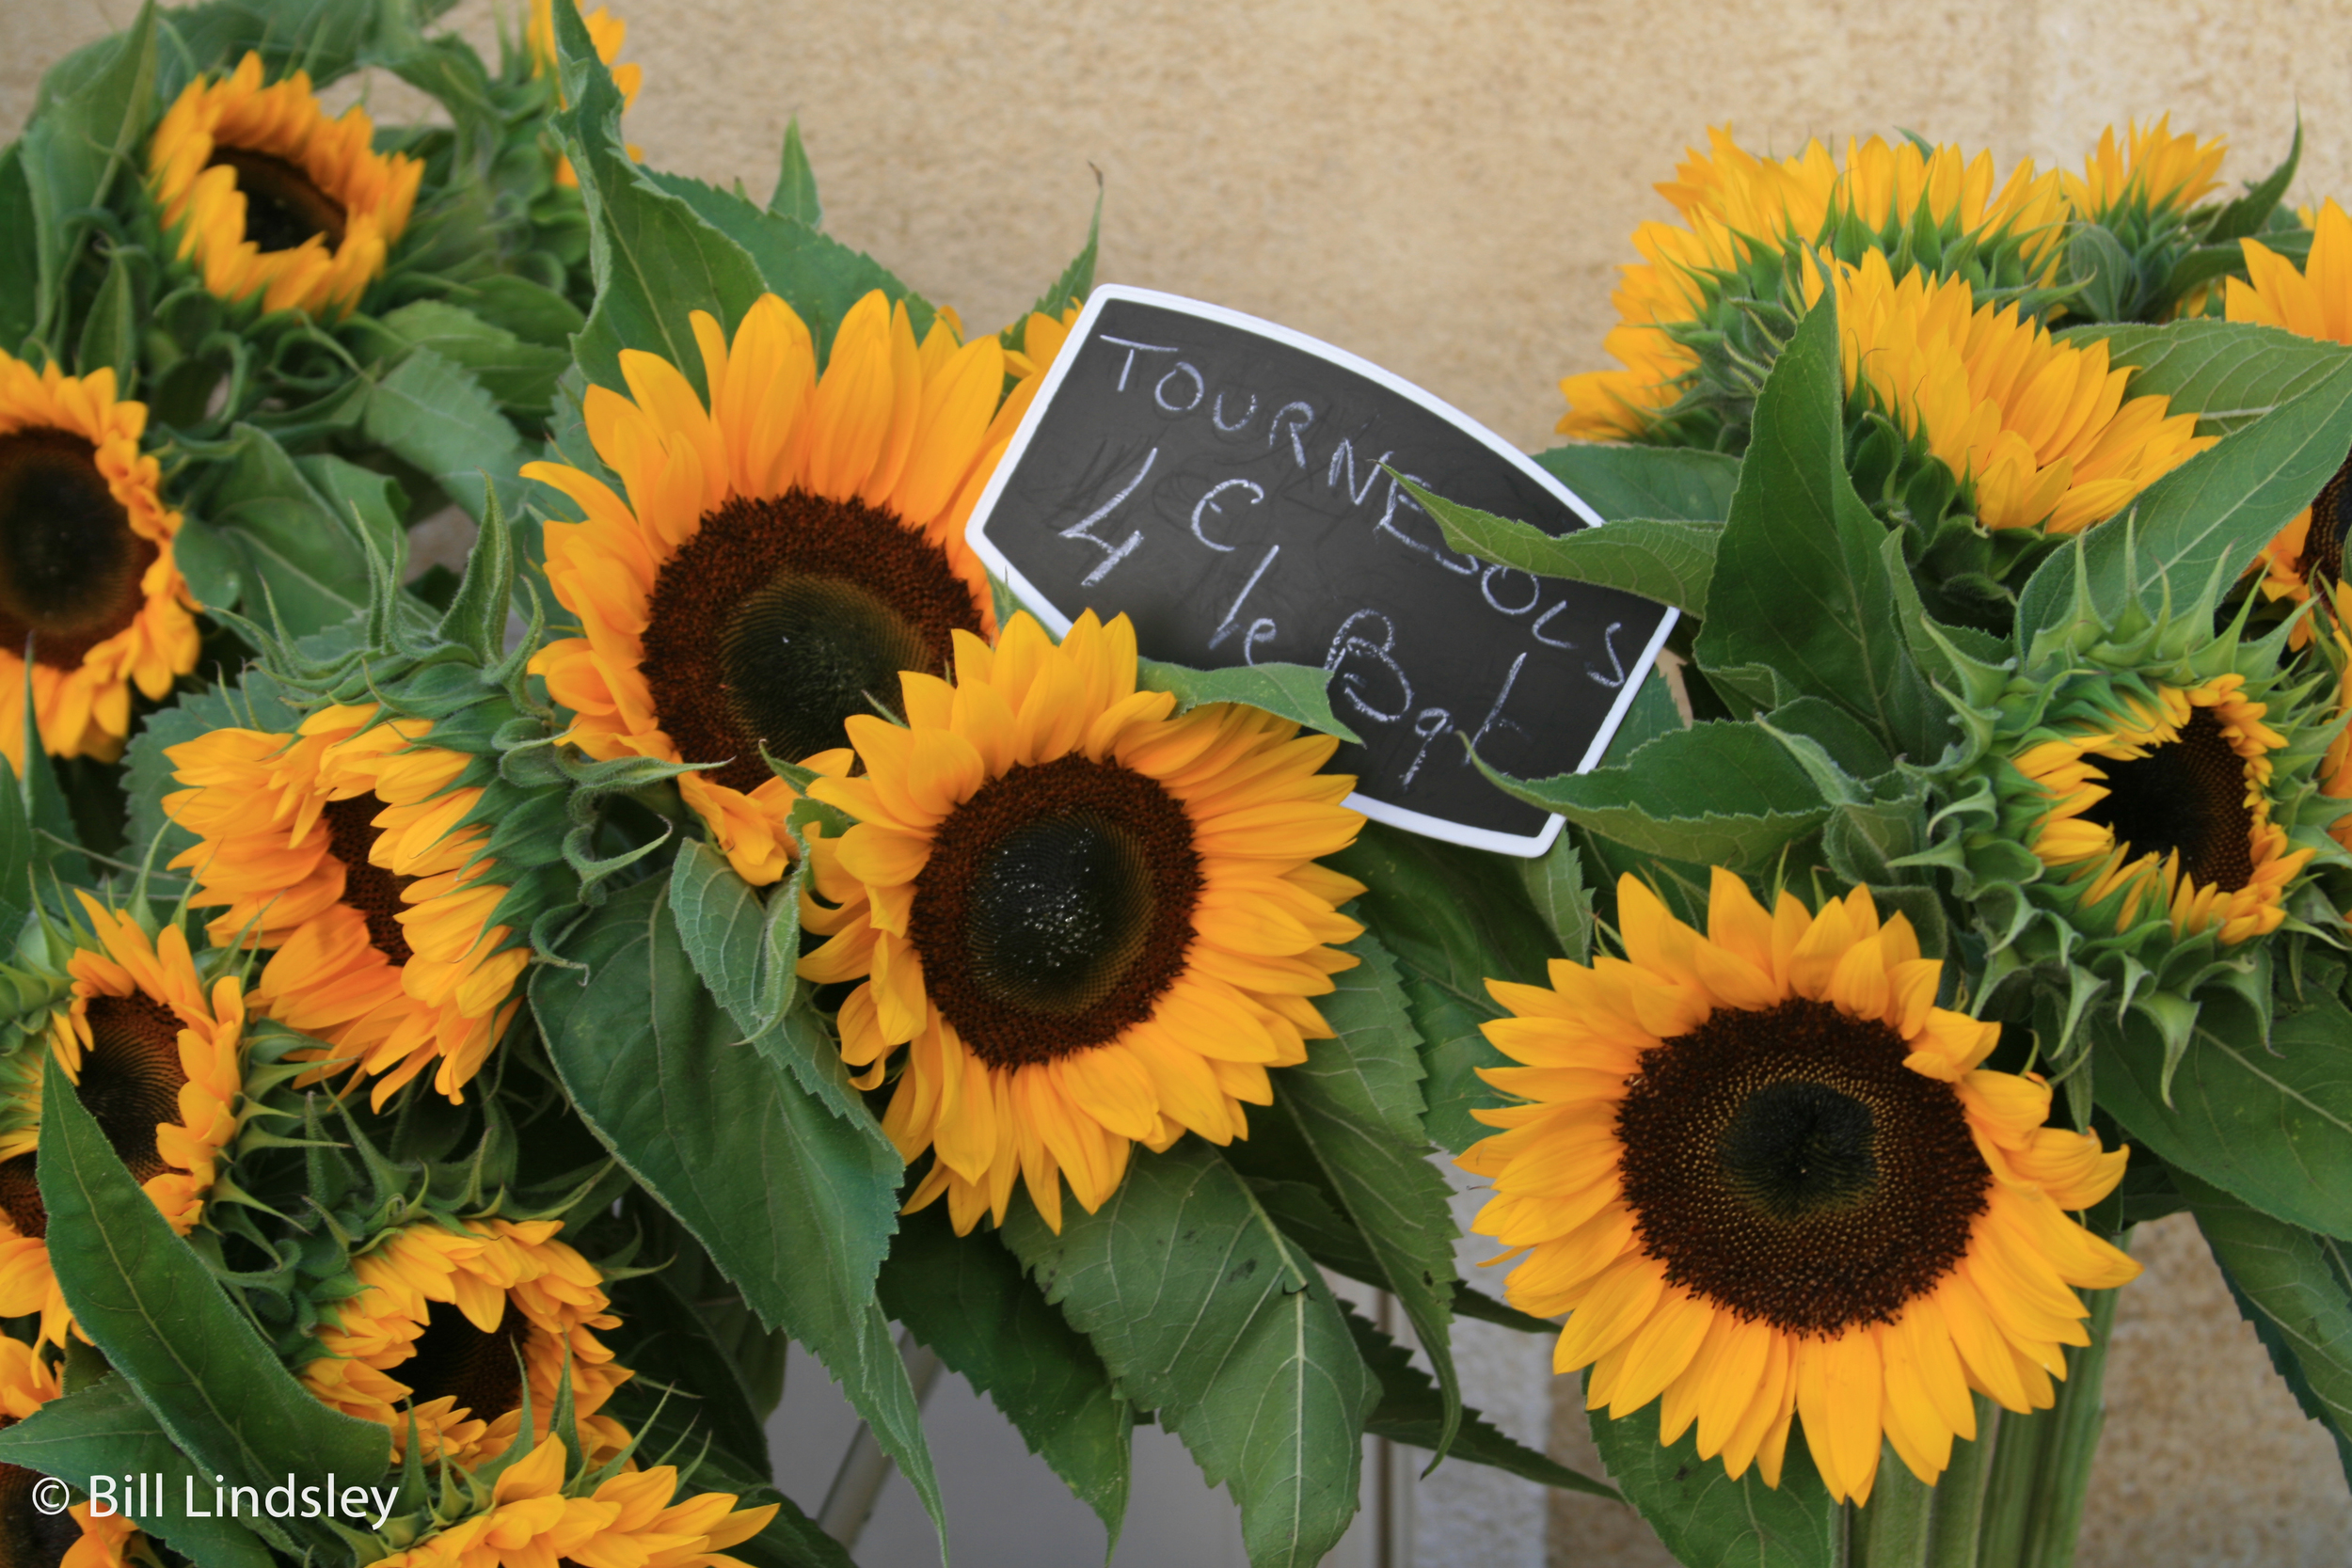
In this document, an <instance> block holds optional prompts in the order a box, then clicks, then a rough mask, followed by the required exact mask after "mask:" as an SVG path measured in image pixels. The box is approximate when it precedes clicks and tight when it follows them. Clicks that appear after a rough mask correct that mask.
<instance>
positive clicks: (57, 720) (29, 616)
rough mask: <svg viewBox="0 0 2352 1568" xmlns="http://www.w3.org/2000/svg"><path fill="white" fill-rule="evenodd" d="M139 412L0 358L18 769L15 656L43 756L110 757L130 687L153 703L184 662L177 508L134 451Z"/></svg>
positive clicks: (156, 472) (3, 743)
mask: <svg viewBox="0 0 2352 1568" xmlns="http://www.w3.org/2000/svg"><path fill="white" fill-rule="evenodd" d="M146 428H147V405H146V404H142V403H133V402H131V401H129V400H127V399H121V398H118V397H116V396H115V375H114V372H113V371H111V370H100V371H97V372H93V373H91V374H89V375H87V376H71V375H66V374H63V373H61V372H59V371H58V370H57V368H56V366H55V365H54V364H53V365H50V366H49V367H47V368H46V369H44V370H40V371H36V370H34V369H33V367H32V366H30V365H28V364H25V363H24V361H22V360H20V359H16V358H13V357H11V356H8V354H5V353H0V754H5V755H6V756H7V757H8V764H9V766H10V767H11V768H14V769H15V770H16V772H17V774H18V775H19V776H20V777H21V776H22V775H23V774H24V728H25V725H24V692H25V687H26V679H25V675H26V663H25V655H26V653H27V651H28V650H29V652H30V654H31V683H30V684H31V689H32V703H33V716H34V719H35V720H36V721H37V723H38V725H39V728H40V743H41V746H42V748H43V749H44V750H46V751H48V752H52V753H54V754H56V755H58V756H69V757H71V756H95V757H99V758H103V759H104V760H107V761H111V760H113V759H114V758H115V757H116V756H118V755H119V754H120V753H121V751H122V742H123V737H124V736H126V735H128V734H129V733H130V730H131V689H132V688H133V687H136V688H137V689H139V692H140V693H141V694H142V695H143V696H146V697H148V698H150V699H155V698H160V697H162V696H164V695H165V694H166V693H167V692H168V691H169V690H170V689H171V683H172V681H173V680H174V679H175V678H176V677H178V676H180V675H183V674H185V673H187V672H188V671H190V670H193V669H195V668H196V657H197V645H198V629H197V624H196V616H195V614H194V611H195V609H196V601H195V598H194V597H193V596H192V595H191V594H189V592H188V585H187V583H186V582H185V580H183V578H181V576H180V568H179V565H178V563H177V562H176V561H175V560H174V557H173V543H174V541H175V540H176V539H177V537H178V536H179V532H180V514H179V513H178V512H177V511H175V510H173V509H172V508H171V507H169V506H167V505H166V504H165V503H164V499H163V493H162V490H163V476H162V471H161V469H160V468H159V467H158V466H157V464H156V461H155V459H154V458H153V457H152V456H151V455H149V454H147V453H144V452H142V451H140V450H139V437H140V436H141V435H142V434H143V433H144V432H145V431H146Z"/></svg>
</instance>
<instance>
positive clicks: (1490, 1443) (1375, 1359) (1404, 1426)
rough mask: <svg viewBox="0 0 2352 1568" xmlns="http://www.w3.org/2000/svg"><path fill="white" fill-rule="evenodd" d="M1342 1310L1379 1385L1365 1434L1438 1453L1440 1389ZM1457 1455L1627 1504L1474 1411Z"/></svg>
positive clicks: (1394, 1346) (1405, 1355) (1389, 1342)
mask: <svg viewBox="0 0 2352 1568" xmlns="http://www.w3.org/2000/svg"><path fill="white" fill-rule="evenodd" d="M1340 1310H1341V1311H1343V1312H1344V1313H1346V1314H1347V1326H1348V1330H1349V1332H1351V1333H1353V1334H1354V1335H1355V1336H1356V1348H1357V1350H1358V1351H1359V1352H1361V1353H1362V1354H1363V1357H1364V1364H1365V1365H1366V1366H1368V1367H1370V1368H1371V1369H1372V1371H1373V1375H1374V1376H1375V1377H1376V1378H1378V1379H1379V1380H1380V1402H1379V1404H1378V1405H1376V1406H1375V1408H1374V1410H1373V1412H1372V1418H1371V1419H1370V1420H1369V1421H1367V1422H1366V1423H1365V1424H1364V1430H1365V1431H1366V1432H1368V1433H1371V1434H1372V1435H1374V1436H1375V1437H1386V1438H1387V1439H1389V1441H1391V1442H1392V1443H1406V1444H1410V1445H1411V1446H1412V1447H1414V1448H1417V1449H1439V1448H1440V1444H1439V1442H1438V1439H1439V1437H1440V1435H1441V1434H1442V1432H1443V1429H1444V1426H1445V1421H1444V1419H1443V1415H1442V1412H1443V1406H1442V1404H1441V1402H1440V1401H1439V1398H1438V1388H1437V1386H1436V1385H1435V1384H1433V1383H1431V1382H1430V1381H1429V1375H1428V1374H1427V1373H1426V1372H1423V1371H1422V1370H1421V1369H1420V1368H1419V1367H1416V1366H1414V1365H1413V1357H1412V1355H1411V1354H1410V1353H1409V1352H1407V1351H1406V1349H1405V1347H1404V1346H1402V1345H1400V1344H1398V1343H1397V1342H1396V1341H1395V1340H1393V1339H1391V1338H1389V1337H1388V1336H1387V1335H1385V1334H1383V1333H1381V1332H1380V1331H1379V1330H1378V1329H1377V1328H1375V1327H1374V1326H1373V1325H1372V1324H1371V1323H1367V1322H1366V1321H1365V1320H1364V1319H1363V1317H1362V1316H1361V1315H1359V1313H1358V1312H1357V1311H1356V1309H1355V1308H1354V1307H1350V1306H1348V1305H1347V1304H1346V1303H1345V1302H1342V1303H1341V1304H1340ZM1544 1326H1545V1327H1546V1328H1549V1327H1551V1326H1552V1325H1551V1324H1549V1323H1546V1324H1545V1325H1544ZM1453 1456H1454V1458H1456V1459H1467V1460H1469V1461H1470V1463H1471V1464H1473V1465H1491V1466H1492V1467H1493V1468H1495V1469H1498V1470H1505V1471H1508V1472H1509V1473H1510V1474H1512V1475H1515V1476H1518V1477H1520V1478H1521V1479H1523V1480H1527V1481H1534V1482H1535V1484H1537V1485H1538V1486H1556V1487H1558V1488H1559V1489H1560V1490H1561V1491H1563V1492H1585V1493H1590V1494H1591V1495H1592V1496H1594V1497H1607V1498H1608V1499H1609V1500H1610V1501H1612V1502H1622V1501H1623V1500H1624V1499H1623V1498H1621V1497H1618V1496H1617V1489H1616V1488H1615V1487H1613V1486H1611V1485H1609V1484H1608V1483H1607V1482H1605V1481H1595V1480H1594V1479H1593V1478H1592V1477H1590V1476H1588V1475H1584V1474H1581V1472H1579V1471H1576V1470H1571V1469H1569V1468H1568V1467H1567V1466H1566V1465H1563V1464H1561V1463H1560V1462H1559V1461H1557V1460H1554V1459H1551V1458H1549V1457H1547V1456H1545V1455H1543V1454H1540V1453H1537V1452H1536V1451H1535V1450H1534V1449H1531V1448H1529V1447H1528V1446H1527V1445H1526V1444H1524V1443H1522V1442H1520V1441H1519V1440H1518V1439H1517V1438H1515V1437H1512V1436H1510V1435H1509V1434H1508V1433H1504V1432H1502V1430H1500V1429H1499V1428H1497V1427H1496V1426H1495V1425H1494V1424H1493V1423H1492V1422H1490V1421H1488V1420H1487V1419H1486V1418H1485V1417H1483V1416H1481V1415H1480V1414H1479V1413H1478V1412H1477V1411H1475V1410H1465V1411H1463V1412H1462V1421H1461V1428H1460V1431H1459V1432H1458V1433H1455V1435H1454V1444H1453Z"/></svg>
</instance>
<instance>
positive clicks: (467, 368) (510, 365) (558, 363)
mask: <svg viewBox="0 0 2352 1568" xmlns="http://www.w3.org/2000/svg"><path fill="white" fill-rule="evenodd" d="M505 281H507V282H510V283H516V284H520V285H521V286H522V287H523V288H525V289H536V288H537V285H535V284H532V283H527V282H524V280H523V279H521V278H519V277H517V278H510V279H506V280H505ZM539 292H540V293H547V291H545V290H540V291H539ZM499 293H500V297H501V298H507V299H514V300H516V301H517V302H518V303H520V301H521V296H520V295H519V294H518V293H516V292H514V291H511V290H501V291H499ZM548 298H549V299H552V300H555V301H556V302H557V303H559V304H562V303H564V301H563V298H562V296H561V295H558V294H552V293H548ZM521 308H522V309H526V310H527V309H531V307H530V306H529V305H528V304H523V305H522V306H521ZM378 325H381V326H382V327H383V328H384V330H385V331H387V332H389V333H390V334H391V335H392V336H393V337H394V338H396V339H397V340H399V341H400V342H402V343H404V344H405V345H406V346H407V347H408V348H410V349H430V350H431V351H432V352H433V353H435V354H437V355H439V356H441V357H442V358H443V359H446V360H447V361H449V363H451V364H452V365H454V366H455V367H457V368H458V369H459V370H461V371H464V372H466V373H467V374H469V375H470V376H471V377H473V379H474V380H475V381H476V382H477V383H479V384H480V386H481V388H482V389H483V390H484V391H485V392H487V393H489V394H490V396H491V397H493V398H494V399H496V400H497V401H498V402H499V403H500V404H502V405H504V406H506V407H509V408H515V409H519V410H522V411H525V412H529V413H536V414H541V415H544V414H545V413H546V412H547V408H548V403H549V402H550V401H551V400H552V399H553V398H554V396H555V383H556V381H557V379H558V378H559V377H560V376H562V375H563V373H564V372H565V371H567V370H569V369H570V368H571V364H572V354H571V349H570V347H569V346H568V345H565V344H553V345H550V344H546V343H535V342H529V341H525V340H524V339H522V338H520V337H518V336H516V333H515V332H514V331H512V330H511V329H509V328H507V327H505V326H501V325H498V324H496V323H494V322H491V321H488V320H485V318H484V317H482V316H481V315H479V314H477V313H475V312H474V311H472V310H469V309H464V308H462V307H460V306H456V305H452V304H450V303H448V302H447V301H445V300H438V299H420V300H416V301H414V302H412V303H410V304H407V305H404V306H402V307H401V308H400V309H397V310H393V311H391V312H389V314H387V315H385V316H383V317H382V318H381V319H380V321H379V324H378ZM583 325H584V324H583ZM401 369H402V370H403V371H405V370H406V369H407V365H406V363H405V361H404V362H403V364H402V367H401ZM394 373H395V375H397V374H398V373H399V372H394ZM418 373H421V372H418ZM386 385H389V381H388V382H387V383H386ZM377 391H378V393H379V395H381V394H382V393H383V391H384V388H383V387H379V388H377ZM370 412H371V414H373V410H371V411H370ZM453 412H462V410H453ZM516 439H517V441H518V442H519V440H520V437H519V436H518V437H516ZM477 440H479V437H477ZM436 444H437V446H439V447H443V448H452V449H453V447H454V443H452V442H450V441H449V440H448V438H447V433H446V432H443V433H440V435H439V436H437V437H436ZM449 455H459V456H461V457H462V453H460V452H457V451H450V452H449ZM516 466H517V467H519V466H520V463H519V460H517V465H516ZM492 471H493V473H495V472H496V470H495V469H493V470H492ZM500 477H501V478H503V477H504V476H502V475H501V476H500ZM517 483H519V482H517ZM469 489H470V490H471V492H472V495H473V498H474V504H475V505H476V506H479V505H481V504H482V484H481V482H480V481H479V480H476V481H475V482H474V483H473V484H472V485H470V486H469Z"/></svg>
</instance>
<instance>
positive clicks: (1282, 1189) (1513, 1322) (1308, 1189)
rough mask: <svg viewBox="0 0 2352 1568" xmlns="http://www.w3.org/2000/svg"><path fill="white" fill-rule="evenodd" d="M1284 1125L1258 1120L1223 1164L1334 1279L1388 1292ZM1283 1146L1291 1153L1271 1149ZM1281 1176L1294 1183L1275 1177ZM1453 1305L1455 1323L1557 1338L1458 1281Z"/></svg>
mask: <svg viewBox="0 0 2352 1568" xmlns="http://www.w3.org/2000/svg"><path fill="white" fill-rule="evenodd" d="M1285 1121H1287V1118H1285ZM1284 1125H1285V1124H1284V1123H1283V1122H1275V1121H1272V1120H1270V1119H1264V1120H1262V1121H1261V1122H1260V1123H1258V1124H1257V1125H1255V1126H1253V1127H1252V1128H1251V1129H1250V1135H1249V1136H1248V1138H1246V1139H1241V1140H1238V1141H1236V1142H1234V1143H1232V1144H1231V1145H1228V1146H1227V1148H1226V1150H1225V1162H1226V1164H1230V1165H1232V1167H1233V1168H1234V1169H1235V1170H1237V1171H1240V1172H1241V1173H1242V1175H1243V1176H1245V1177H1247V1178H1248V1181H1249V1190H1250V1191H1251V1192H1253V1193H1255V1194H1256V1195H1257V1196H1258V1202H1259V1203H1260V1204H1262V1205H1263V1207H1264V1209H1265V1212H1267V1213H1268V1214H1271V1215H1272V1216H1274V1223H1275V1224H1277V1225H1279V1226H1280V1227H1282V1234H1283V1235H1285V1236H1288V1237H1289V1238H1290V1239H1291V1240H1292V1241H1294V1242H1296V1243H1298V1244H1299V1245H1300V1246H1301V1247H1304V1248H1305V1249H1306V1252H1307V1256H1308V1257H1310V1258H1311V1259H1314V1260H1315V1261H1316V1262H1317V1263H1320V1264H1322V1265H1323V1266H1324V1267H1325V1268H1327V1269H1328V1270H1330V1271H1331V1272H1332V1273H1334V1274H1340V1275H1346V1276H1347V1277H1348V1278H1350V1279H1357V1280H1361V1281H1362V1282H1363V1283H1364V1284H1366V1285H1375V1286H1378V1287H1380V1288H1381V1289H1383V1290H1385V1289H1387V1275H1386V1272H1385V1269H1384V1266H1383V1265H1382V1263H1381V1261H1380V1258H1379V1255H1378V1254H1377V1253H1375V1251H1374V1250H1373V1246H1372V1243H1370V1242H1368V1241H1366V1240H1365V1239H1364V1233H1363V1232H1362V1231H1360V1230H1359V1229H1357V1228H1356V1222H1355V1221H1353V1220H1351V1219H1348V1218H1347V1217H1346V1216H1344V1215H1343V1214H1342V1213H1341V1212H1340V1211H1339V1205H1338V1203H1337V1202H1336V1201H1335V1200H1334V1199H1333V1197H1332V1196H1331V1192H1330V1189H1329V1187H1328V1186H1327V1184H1326V1182H1325V1181H1324V1180H1323V1176H1322V1173H1321V1172H1320V1171H1315V1170H1313V1169H1312V1168H1311V1157H1310V1156H1309V1155H1308V1154H1307V1152H1306V1150H1305V1148H1304V1147H1303V1146H1302V1145H1300V1144H1299V1143H1298V1140H1297V1135H1296V1132H1295V1129H1291V1130H1288V1131H1287V1132H1286V1131H1284ZM1286 1140H1287V1142H1288V1144H1289V1145H1290V1147H1287V1148H1276V1147H1275V1146H1276V1145H1278V1144H1282V1143H1284V1142H1285V1141H1286ZM1269 1151H1271V1153H1270V1157H1266V1158H1263V1159H1262V1158H1261V1157H1262V1156H1269ZM1285 1170H1287V1171H1290V1172H1291V1173H1292V1174H1293V1176H1295V1177H1296V1178H1298V1179H1297V1180H1292V1179H1289V1178H1286V1177H1284V1176H1282V1175H1280V1174H1278V1173H1279V1172H1282V1171H1285ZM1308 1178H1311V1180H1309V1179H1308ZM1451 1305H1452V1307H1453V1311H1454V1316H1455V1317H1457V1318H1475V1319H1476V1320H1478V1321H1479V1322H1480V1323H1493V1324H1495V1325H1496V1326H1497V1327H1500V1328H1516V1329H1518V1331H1519V1332H1520V1333H1522V1334H1556V1333H1558V1332H1559V1328H1560V1325H1559V1324H1558V1323H1546V1322H1545V1321H1544V1320H1543V1319H1541V1318H1537V1317H1531V1316H1530V1315H1529V1314H1527V1313H1525V1312H1522V1311H1520V1310H1519V1309H1518V1307H1509V1306H1506V1305H1504V1304H1503V1303H1502V1302H1500V1301H1497V1300H1496V1299H1495V1298H1494V1297H1492V1296H1490V1295H1487V1294H1486V1292H1485V1291H1480V1290H1478V1289H1477V1288H1476V1287H1474V1286H1472V1285H1470V1284H1469V1283H1468V1282H1467V1281H1464V1280H1461V1279H1456V1280H1455V1281H1454V1290H1453V1297H1452V1303H1451Z"/></svg>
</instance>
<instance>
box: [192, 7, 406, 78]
mask: <svg viewBox="0 0 2352 1568" xmlns="http://www.w3.org/2000/svg"><path fill="white" fill-rule="evenodd" d="M417 9H418V10H419V11H420V12H422V13H424V16H421V17H420V18H419V20H423V19H424V17H425V16H430V15H435V14H437V13H438V12H439V11H440V10H442V9H444V7H443V6H442V5H441V4H440V3H439V0H426V3H425V4H422V5H420V6H419V7H418V8H417ZM164 15H165V18H166V23H167V27H168V28H169V30H170V35H171V37H170V46H169V49H168V51H167V53H168V56H169V57H168V59H167V63H166V69H165V70H164V71H163V72H162V75H161V78H160V80H159V81H158V82H157V84H156V86H157V96H158V97H159V98H162V99H164V100H165V101H167V102H168V101H169V100H170V99H172V98H174V97H177V96H178V94H179V91H180V89H181V87H184V86H185V85H186V84H187V81H188V79H189V78H190V77H191V76H194V75H196V74H197V73H199V72H200V71H229V70H232V69H234V67H235V66H236V63H237V62H238V61H239V60H241V59H243V58H244V57H245V54H246V51H247V50H248V49H250V50H258V51H260V53H261V55H262V68H263V70H265V71H267V72H268V74H269V77H270V79H271V80H272V81H276V80H278V78H280V77H282V76H285V75H287V74H289V73H291V72H293V71H308V72H310V81H311V84H312V85H313V86H316V87H325V86H326V84H327V83H329V82H331V81H333V80H335V79H336V78H337V77H339V76H342V75H343V74H344V73H345V72H347V71H350V70H351V69H352V67H354V66H355V65H357V64H358V61H359V55H360V52H361V51H362V50H364V49H366V48H367V47H368V45H369V43H370V42H371V41H372V40H373V39H374V37H375V32H376V28H377V25H378V24H379V22H380V21H381V15H380V8H378V7H376V6H373V5H354V4H352V3H351V0H213V3H212V4H210V5H202V6H189V7H187V8H174V9H171V10H168V11H166V12H165V13H164Z"/></svg>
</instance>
